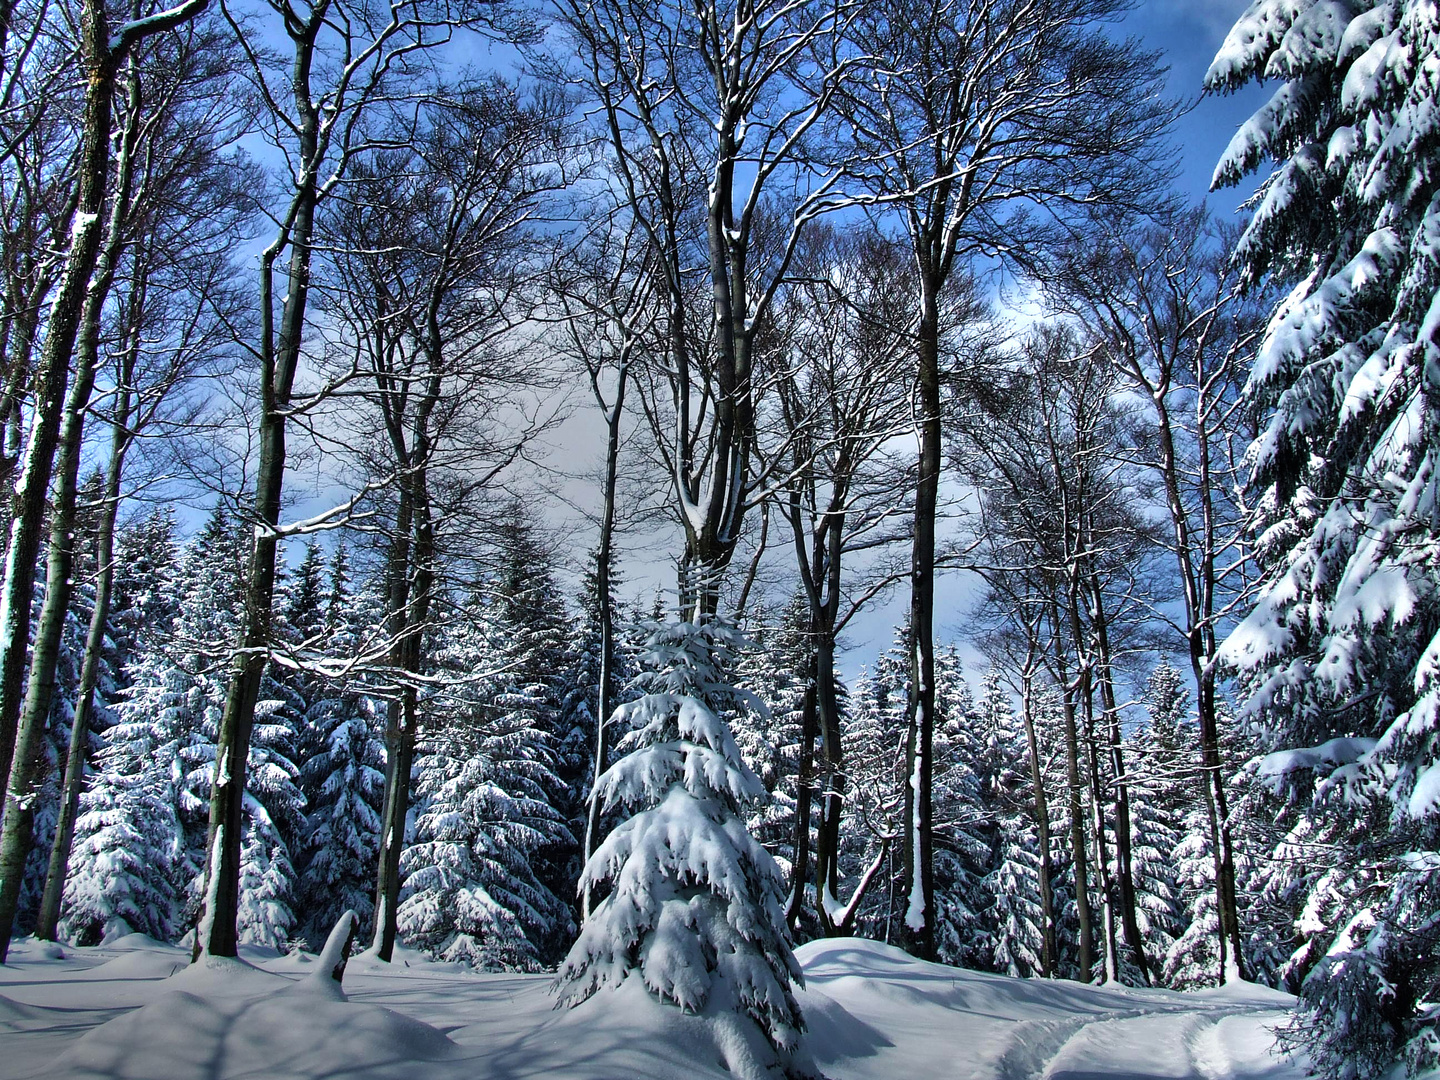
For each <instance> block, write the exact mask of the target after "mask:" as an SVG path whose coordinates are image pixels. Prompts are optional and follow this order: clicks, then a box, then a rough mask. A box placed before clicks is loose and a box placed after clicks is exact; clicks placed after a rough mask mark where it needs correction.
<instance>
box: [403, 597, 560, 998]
mask: <svg viewBox="0 0 1440 1080" xmlns="http://www.w3.org/2000/svg"><path fill="white" fill-rule="evenodd" d="M512 610H513V609H508V610H507V608H506V607H505V606H503V605H502V604H499V603H496V602H494V601H493V600H486V599H484V598H481V597H477V598H476V599H475V602H474V603H473V604H472V605H471V606H470V609H469V611H468V618H467V619H465V620H464V621H462V622H460V624H459V625H456V626H453V627H451V628H450V629H449V630H448V631H447V632H446V633H445V634H444V635H443V636H442V639H441V640H440V641H439V642H437V646H436V648H435V650H434V656H435V658H436V664H437V667H439V668H440V670H442V671H448V672H450V673H451V674H452V675H453V676H454V677H455V679H456V686H455V689H454V690H453V691H452V693H450V694H449V695H447V696H446V697H445V698H440V697H438V696H437V697H432V698H431V700H430V702H429V703H428V706H429V707H428V708H427V712H426V717H425V725H426V727H427V728H428V730H429V734H428V735H427V736H426V737H425V739H424V741H423V745H422V746H421V748H420V752H419V755H418V761H417V782H416V792H415V796H416V797H415V839H414V842H413V843H411V844H410V845H409V846H408V847H407V848H406V849H405V851H404V854H403V855H402V857H401V872H402V874H403V875H404V884H403V886H402V892H401V901H400V907H399V909H398V911H397V919H398V925H399V930H400V933H401V935H402V936H403V937H404V939H405V940H406V941H407V942H409V943H410V944H412V945H414V946H416V947H419V948H424V949H426V950H427V951H429V952H430V953H432V954H433V955H435V956H438V957H441V958H444V959H448V960H457V961H463V962H465V963H469V964H472V965H474V966H477V967H481V968H488V969H498V968H504V969H517V970H534V969H536V968H538V967H539V966H540V965H541V964H542V963H543V962H544V961H545V960H546V959H548V955H549V954H550V952H551V950H553V949H555V943H556V941H557V940H558V939H562V938H568V935H569V932H570V930H571V927H572V925H573V923H572V921H571V909H570V907H569V906H568V904H567V903H566V902H565V901H562V900H561V899H560V898H559V896H558V895H557V894H556V893H555V892H554V891H553V890H552V889H551V887H550V884H549V882H548V881H547V880H546V878H545V876H544V875H543V871H544V870H545V868H547V867H550V866H553V865H554V863H553V858H554V853H555V852H557V851H562V850H564V849H565V848H566V847H567V846H568V845H570V844H573V842H574V838H573V836H572V835H571V833H570V832H569V830H568V829H566V827H565V824H564V819H563V817H562V816H561V814H560V812H559V811H557V810H556V809H555V806H554V793H555V791H556V790H557V789H558V788H559V786H560V784H559V780H558V778H557V777H556V776H555V772H554V766H555V754H554V750H553V747H552V745H551V739H550V737H549V733H548V728H549V726H550V724H549V722H548V721H547V720H546V719H544V710H546V709H547V708H548V698H547V696H546V691H545V688H544V686H543V685H537V684H535V683H527V682H524V681H523V679H524V677H525V672H524V666H523V665H524V662H525V659H526V657H525V654H524V653H523V652H522V653H521V654H520V655H519V656H518V657H517V656H516V653H515V652H514V651H513V650H515V649H516V648H522V649H523V648H524V646H525V645H526V644H527V640H526V639H525V638H524V637H523V636H521V638H520V639H519V640H518V641H517V640H516V639H515V637H514V633H513V632H514V630H515V626H514V623H513V622H512V621H511V618H512V616H511V611H512Z"/></svg>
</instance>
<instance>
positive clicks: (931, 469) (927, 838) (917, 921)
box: [901, 276, 941, 960]
mask: <svg viewBox="0 0 1440 1080" xmlns="http://www.w3.org/2000/svg"><path fill="white" fill-rule="evenodd" d="M921 289H922V296H921V315H920V329H919V334H918V337H919V341H918V342H917V350H916V351H917V354H918V355H917V359H918V364H917V367H918V370H917V373H916V384H917V391H918V394H917V396H918V401H917V402H916V407H917V409H918V417H917V419H916V425H915V426H916V436H917V438H918V441H919V459H920V460H919V464H920V475H919V481H918V483H917V485H916V489H915V531H914V539H913V546H912V548H911V554H910V698H909V701H908V703H907V705H906V713H907V717H906V719H907V725H906V736H905V760H906V766H907V770H906V771H907V778H906V782H905V836H904V839H903V844H902V863H901V867H902V869H901V873H902V875H903V879H904V882H905V889H906V906H905V916H904V918H903V920H902V939H901V940H902V943H903V944H904V947H905V949H906V951H907V952H910V953H911V954H913V955H915V956H918V957H921V958H922V959H926V960H929V959H933V958H934V956H935V867H934V837H933V828H934V816H933V810H932V806H931V799H932V794H933V793H932V788H933V777H934V768H935V763H934V754H933V743H934V735H935V515H936V508H937V504H938V501H939V490H940V454H941V430H940V318H939V310H938V302H939V301H938V292H939V281H937V280H934V279H933V276H932V277H931V278H929V279H927V280H925V281H924V282H922V285H921Z"/></svg>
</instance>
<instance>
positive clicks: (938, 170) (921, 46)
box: [843, 0, 1167, 957]
mask: <svg viewBox="0 0 1440 1080" xmlns="http://www.w3.org/2000/svg"><path fill="white" fill-rule="evenodd" d="M1127 7H1128V4H1127V3H1126V0H998V2H997V0H927V2H925V3H921V4H915V3H911V2H909V0H881V2H878V3H872V4H867V5H865V7H864V12H863V17H862V18H861V19H859V20H858V21H857V23H856V25H855V27H854V28H853V30H852V35H853V37H854V39H855V41H856V42H857V47H858V49H859V51H860V52H861V53H863V54H864V55H866V56H869V57H872V58H874V67H873V69H872V71H871V73H870V74H869V76H868V77H867V78H866V79H864V80H863V81H858V82H857V83H856V84H855V90H854V92H853V93H848V94H847V95H846V99H845V103H844V109H843V116H844V121H845V125H846V127H847V128H848V129H849V132H850V134H851V135H852V137H853V138H854V139H855V141H856V143H857V144H858V145H859V146H861V147H863V148H864V150H865V152H866V153H865V155H864V160H866V161H867V162H868V163H869V164H868V168H867V169H865V170H864V171H863V172H862V173H861V174H860V176H859V177H858V179H859V181H860V182H862V183H863V184H864V185H865V186H866V187H868V188H869V190H870V192H871V193H872V197H873V198H874V199H875V200H876V201H877V202H878V203H883V204H885V205H887V206H889V207H890V208H891V212H892V214H893V216H894V220H895V222H896V228H897V229H898V230H901V231H903V233H904V235H906V236H907V237H908V239H909V241H910V246H911V251H912V257H913V259H914V260H915V267H916V276H915V291H914V294H913V300H912V303H913V313H912V318H913V319H914V324H915V330H914V333H915V337H916V342H917V345H916V368H915V401H914V415H915V436H916V441H917V444H918V459H919V465H920V475H919V481H918V484H919V486H918V488H917V494H916V499H915V508H914V516H915V524H914V540H913V550H912V556H911V605H910V607H911V610H910V626H911V633H912V635H913V652H914V655H913V657H912V672H911V679H910V686H911V700H910V704H909V722H910V732H911V734H910V738H909V740H908V749H907V756H908V759H909V762H910V768H909V776H910V780H909V782H908V784H907V786H906V814H905V820H906V839H905V841H904V843H903V845H902V852H903V858H904V872H905V876H906V880H907V883H908V884H907V886H906V888H907V890H908V896H907V910H906V913H905V918H904V926H905V935H906V936H905V945H906V947H907V948H909V949H910V950H911V951H913V952H915V953H916V954H917V955H921V956H925V957H931V956H933V954H934V913H935V897H934V892H935V882H934V873H933V866H932V849H933V837H932V832H933V820H932V818H933V814H932V809H931V787H932V782H933V771H934V763H933V760H932V743H933V728H934V723H935V656H934V653H935V644H934V607H935V587H934V579H935V521H936V505H937V499H938V495H939V485H940V466H941V453H942V447H941V437H942V431H941V385H940V384H941V361H940V355H941V349H940V339H941V330H940V326H941V307H942V297H943V294H944V292H945V289H946V287H947V284H948V283H949V281H950V279H951V276H952V275H953V274H954V273H955V271H956V269H957V266H960V265H963V263H964V261H966V260H968V259H970V258H971V257H972V256H974V255H976V254H980V253H984V254H989V255H998V256H1002V257H1009V258H1015V259H1019V260H1021V261H1022V262H1023V261H1024V260H1025V258H1026V257H1027V256H1028V255H1029V254H1031V253H1033V251H1034V250H1035V247H1036V245H1037V244H1038V242H1039V241H1040V240H1041V239H1042V238H1043V236H1042V234H1043V232H1044V230H1043V229H1042V228H1040V227H1039V226H1042V225H1043V224H1045V222H1046V220H1047V219H1055V218H1059V217H1063V216H1064V215H1065V214H1066V213H1067V212H1068V210H1069V208H1071V207H1073V206H1074V205H1076V204H1082V203H1096V202H1107V201H1115V202H1119V203H1123V204H1130V203H1135V202H1139V201H1141V200H1143V199H1145V198H1146V197H1147V192H1148V191H1149V190H1151V189H1152V188H1153V187H1154V184H1155V181H1156V179H1157V178H1158V175H1159V174H1158V172H1157V169H1156V168H1155V163H1154V160H1153V158H1154V151H1153V146H1154V140H1155V138H1156V136H1157V135H1158V134H1159V133H1160V132H1161V131H1162V130H1163V128H1164V125H1165V123H1166V120H1167V110H1166V108H1165V106H1164V104H1163V102H1162V99H1161V98H1160V96H1159V89H1160V79H1161V68H1160V65H1159V61H1158V60H1157V59H1156V58H1155V57H1154V56H1152V55H1149V54H1147V53H1144V52H1141V51H1140V50H1139V49H1138V48H1137V47H1136V46H1135V45H1134V44H1133V43H1130V42H1116V41H1113V40H1111V39H1110V38H1108V37H1106V36H1105V30H1104V24H1105V23H1106V22H1109V21H1113V20H1114V19H1116V18H1118V17H1119V16H1120V15H1121V14H1122V13H1123V12H1124V11H1125V9H1126V8H1127ZM1032 208H1039V209H1040V210H1042V211H1043V214H1041V215H1039V216H1038V217H1036V216H1035V215H1031V214H1028V213H1027V211H1028V210H1030V209H1032Z"/></svg>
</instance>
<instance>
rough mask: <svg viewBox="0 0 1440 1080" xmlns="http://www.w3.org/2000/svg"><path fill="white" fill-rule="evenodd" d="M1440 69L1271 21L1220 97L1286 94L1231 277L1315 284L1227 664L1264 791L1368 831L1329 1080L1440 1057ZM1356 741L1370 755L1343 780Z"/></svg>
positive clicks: (1265, 416) (1233, 46)
mask: <svg viewBox="0 0 1440 1080" xmlns="http://www.w3.org/2000/svg"><path fill="white" fill-rule="evenodd" d="M1437 59H1440V22H1437V20H1436V18H1435V12H1434V5H1433V4H1430V3H1428V2H1422V0H1357V2H1354V3H1349V4H1298V3H1292V2H1289V0H1258V2H1257V3H1255V4H1252V5H1251V7H1250V9H1249V10H1247V11H1246V13H1245V14H1244V15H1243V16H1242V17H1241V19H1240V21H1239V22H1238V23H1237V24H1236V26H1235V27H1234V29H1233V30H1232V31H1231V33H1230V35H1229V37H1228V38H1227V39H1226V42H1225V45H1224V46H1223V47H1222V49H1221V52H1220V54H1219V55H1218V56H1217V57H1216V59H1215V61H1214V63H1213V64H1212V65H1211V68H1210V71H1209V74H1208V75H1207V83H1208V85H1209V86H1210V87H1211V88H1213V89H1233V88H1235V87H1238V86H1240V85H1242V84H1243V83H1245V82H1247V81H1249V80H1251V79H1261V80H1263V79H1271V78H1273V79H1276V80H1278V81H1279V82H1280V86H1279V88H1278V89H1277V91H1276V93H1275V94H1274V96H1273V97H1272V98H1271V99H1270V101H1269V103H1267V104H1266V105H1265V106H1264V107H1262V108H1261V109H1260V111H1258V112H1257V113H1256V114H1255V116H1254V117H1252V119H1251V120H1250V121H1249V122H1248V123H1247V124H1245V125H1244V126H1243V127H1242V128H1241V129H1240V131H1239V132H1238V133H1237V134H1236V136H1235V138H1234V139H1233V140H1232V142H1231V144H1230V147H1229V149H1228V150H1227V152H1226V154H1225V156H1224V157H1223V159H1222V160H1221V162H1220V164H1219V165H1218V167H1217V169H1216V174H1215V179H1216V183H1217V184H1226V183H1235V182H1238V181H1239V180H1240V178H1241V177H1242V176H1244V175H1245V174H1247V173H1249V172H1251V171H1253V170H1254V169H1256V168H1257V167H1258V166H1259V164H1260V162H1261V161H1262V160H1263V159H1265V158H1267V157H1268V158H1270V159H1272V160H1273V161H1274V162H1275V163H1276V168H1275V169H1274V171H1273V172H1272V173H1271V174H1270V176H1269V177H1268V178H1267V179H1266V180H1265V181H1264V183H1263V186H1262V188H1261V192H1260V196H1259V198H1258V204H1257V206H1256V210H1255V214H1254V217H1253V218H1252V220H1251V222H1250V224H1249V225H1248V227H1247V228H1246V230H1245V233H1244V235H1243V236H1242V237H1241V239H1240V241H1239V244H1238V247H1237V251H1236V257H1237V259H1238V260H1239V261H1240V262H1241V264H1242V265H1243V266H1244V267H1245V269H1246V271H1247V273H1248V275H1249V277H1250V279H1251V280H1252V281H1254V280H1259V279H1260V278H1262V277H1264V276H1265V275H1267V274H1269V275H1273V276H1275V277H1276V278H1279V279H1283V280H1291V279H1295V280H1298V282H1299V284H1298V285H1296V286H1295V288H1294V289H1293V290H1292V292H1291V293H1290V295H1289V296H1288V297H1287V298H1286V300H1285V301H1284V302H1283V303H1282V305H1281V307H1280V309H1279V310H1278V311H1277V312H1276V314H1275V317H1274V318H1273V319H1272V321H1271V324H1270V327H1269V329H1268V331H1267V333H1266V335H1265V339H1264V341H1263V342H1262V343H1261V346H1260V349H1259V352H1258V355H1257V357H1256V361H1255V367H1254V371H1253V373H1252V375H1251V379H1250V384H1249V394H1250V397H1251V401H1252V403H1253V405H1254V406H1255V407H1256V409H1257V411H1258V412H1259V413H1260V415H1261V417H1262V429H1261V433H1260V437H1259V438H1258V440H1257V441H1256V443H1255V445H1254V447H1253V449H1252V458H1253V461H1254V466H1255V471H1254V477H1253V481H1252V487H1253V494H1252V499H1253V500H1254V502H1255V504H1256V505H1258V506H1259V508H1260V517H1259V520H1258V521H1257V522H1256V524H1257V526H1258V528H1257V533H1258V535H1259V544H1258V556H1259V560H1260V562H1261V565H1262V569H1263V575H1264V576H1263V580H1262V583H1261V585H1262V589H1261V593H1260V596H1259V600H1258V602H1257V604H1256V607H1255V610H1254V611H1253V612H1252V613H1251V614H1250V615H1249V617H1248V618H1247V619H1246V620H1245V621H1244V622H1243V623H1242V624H1241V625H1240V626H1239V627H1238V628H1237V629H1236V630H1235V631H1234V632H1233V633H1232V634H1231V636H1230V638H1229V639H1228V641H1227V642H1226V644H1225V646H1224V648H1223V650H1222V652H1221V659H1222V660H1223V661H1224V662H1226V663H1228V664H1229V665H1230V666H1231V667H1232V668H1234V669H1235V670H1237V671H1238V672H1239V673H1240V676H1241V681H1242V685H1243V687H1244V690H1245V693H1246V699H1247V700H1246V703H1245V716H1246V718H1247V719H1253V720H1254V721H1255V722H1256V723H1257V724H1258V725H1260V726H1261V727H1262V729H1263V730H1264V732H1265V735H1266V741H1267V743H1268V746H1267V747H1266V749H1273V750H1275V751H1277V752H1292V753H1290V755H1289V756H1288V757H1282V758H1279V759H1276V760H1273V761H1272V762H1271V763H1270V766H1269V768H1268V769H1267V770H1266V771H1267V772H1268V774H1269V775H1271V776H1272V777H1273V776H1276V775H1283V774H1284V773H1286V772H1288V771H1291V769H1290V767H1293V768H1298V769H1306V770H1309V769H1311V768H1312V765H1313V763H1314V762H1315V761H1316V760H1317V757H1318V759H1324V758H1326V757H1327V756H1328V757H1329V758H1330V759H1331V760H1329V761H1328V762H1326V763H1325V764H1326V765H1327V766H1328V767H1327V768H1326V770H1325V772H1326V774H1327V775H1324V776H1322V777H1321V778H1320V780H1319V782H1318V783H1316V784H1315V786H1314V789H1313V790H1314V800H1313V803H1312V807H1313V808H1312V810H1311V813H1312V814H1313V815H1314V816H1315V817H1316V818H1317V819H1318V820H1320V821H1322V822H1323V820H1324V819H1326V818H1332V817H1333V818H1335V819H1338V820H1344V821H1347V822H1348V823H1349V826H1350V830H1351V831H1350V833H1349V835H1348V837H1347V842H1346V844H1345V848H1346V850H1347V859H1346V860H1345V862H1346V863H1348V873H1349V875H1350V877H1351V883H1350V884H1348V885H1339V886H1338V887H1337V883H1336V882H1334V881H1333V880H1331V881H1330V882H1329V883H1328V885H1327V886H1326V888H1327V889H1328V890H1329V891H1330V893H1331V895H1333V896H1337V897H1347V899H1344V900H1342V901H1340V902H1338V903H1335V904H1334V905H1333V906H1332V905H1331V904H1329V903H1326V904H1322V905H1317V906H1316V910H1317V911H1319V910H1321V909H1328V910H1327V914H1326V918H1325V922H1326V927H1325V930H1324V934H1325V936H1326V937H1327V942H1326V943H1323V944H1322V945H1320V946H1319V947H1317V948H1316V949H1315V950H1314V953H1312V956H1314V966H1313V968H1311V970H1310V971H1309V972H1308V973H1307V974H1306V975H1305V976H1304V981H1303V984H1302V987H1301V1009H1300V1012H1299V1014H1298V1018H1297V1020H1296V1023H1295V1026H1294V1028H1293V1029H1292V1031H1293V1035H1292V1041H1293V1043H1294V1044H1295V1045H1303V1046H1304V1047H1305V1048H1306V1050H1307V1051H1308V1052H1309V1053H1310V1059H1311V1061H1312V1062H1313V1064H1314V1066H1315V1068H1316V1069H1317V1070H1318V1071H1319V1072H1321V1073H1322V1074H1324V1075H1326V1076H1331V1077H1347V1078H1348V1077H1365V1076H1378V1075H1381V1074H1382V1073H1384V1072H1385V1071H1386V1070H1387V1069H1388V1068H1389V1067H1390V1066H1391V1064H1392V1063H1393V1062H1394V1061H1396V1060H1397V1059H1398V1058H1400V1057H1402V1056H1405V1055H1407V1054H1408V1055H1410V1056H1411V1057H1412V1059H1413V1061H1412V1064H1416V1065H1418V1064H1424V1063H1425V1060H1430V1061H1433V1059H1434V1058H1435V1057H1436V1051H1437V1046H1440V1043H1437V1039H1436V1036H1435V1034H1434V1022H1435V1019H1436V1018H1435V1016H1434V1015H1431V1014H1425V1013H1422V1012H1421V1011H1419V1009H1418V1006H1417V1004H1416V1003H1417V1002H1423V1001H1435V1000H1437V998H1440V921H1437V920H1436V919H1435V918H1434V906H1433V897H1434V895H1435V893H1436V892H1437V890H1440V767H1437V764H1440V763H1437V744H1440V577H1437V576H1436V574H1435V572H1434V567H1435V565H1436V562H1437V559H1440V489H1437V481H1440V469H1437V466H1440V407H1437V402H1440V397H1437V394H1436V371H1437V355H1436V347H1435V341H1434V339H1435V329H1436V324H1437V316H1440V306H1437V302H1436V294H1437V284H1440V243H1437V242H1436V236H1437V235H1440V173H1437V172H1436V170H1435V169H1434V168H1432V167H1431V163H1432V162H1433V161H1434V159H1435V155H1436V153H1437V150H1440V110H1437V109H1436V107H1435V99H1436V86H1435V77H1434V69H1435V66H1436V63H1437ZM1317 208H1318V209H1319V212H1317ZM1347 737H1358V738H1361V739H1367V740H1374V742H1369V743H1364V744H1348V745H1352V746H1353V747H1355V748H1356V749H1359V750H1360V752H1359V753H1358V754H1356V753H1346V754H1338V755H1337V754H1335V753H1333V752H1330V753H1328V755H1327V752H1326V750H1325V749H1324V748H1325V747H1327V746H1328V747H1331V750H1332V751H1333V749H1334V746H1335V745H1336V744H1333V743H1332V742H1331V740H1333V739H1336V738H1347ZM1297 751H1298V753H1295V752H1297ZM1306 751H1308V753H1306ZM1357 820H1359V821H1362V822H1364V824H1365V826H1366V827H1364V828H1356V826H1355V822H1356V821H1357ZM1322 830H1323V826H1322ZM1318 885H1319V883H1318V882H1317V887H1318ZM1422 1059H1425V1060H1422Z"/></svg>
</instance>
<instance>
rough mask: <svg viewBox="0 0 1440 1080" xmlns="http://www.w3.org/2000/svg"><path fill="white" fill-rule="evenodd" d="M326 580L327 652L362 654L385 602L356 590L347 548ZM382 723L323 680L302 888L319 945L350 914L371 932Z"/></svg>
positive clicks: (314, 705) (372, 707)
mask: <svg viewBox="0 0 1440 1080" xmlns="http://www.w3.org/2000/svg"><path fill="white" fill-rule="evenodd" d="M302 576H303V575H302ZM327 577H328V582H327V586H326V595H325V597H324V603H323V604H322V605H320V609H319V610H321V611H322V612H323V622H324V625H323V640H324V647H325V653H326V655H327V656H329V657H331V658H334V659H344V658H347V657H350V656H353V655H354V654H355V652H356V650H357V649H358V648H359V647H360V644H361V640H362V638H363V636H364V634H365V633H366V632H367V631H368V630H370V629H371V627H372V625H373V624H374V623H375V622H376V621H377V620H378V617H379V605H378V604H377V603H375V602H373V600H368V599H367V598H364V597H356V596H355V595H353V594H352V593H351V590H350V582H349V555H348V552H347V550H346V548H345V545H343V544H341V545H339V546H337V547H336V549H335V554H334V556H333V558H332V560H331V563H330V566H329V569H328V571H327ZM382 727H383V719H382V717H381V716H380V715H379V710H378V709H377V707H376V703H375V701H374V700H373V699H371V698H369V697H366V696H365V695H363V694H361V693H359V692H357V691H356V690H354V689H352V688H349V687H347V686H345V685H337V684H335V683H332V682H326V681H322V680H316V683H315V685H314V686H313V687H312V689H311V693H310V699H309V702H308V705H307V708H306V711H305V717H304V726H303V729H302V737H303V739H302V749H301V766H300V788H301V792H302V794H303V796H304V799H305V806H306V816H305V827H304V842H303V845H302V848H301V854H300V857H299V859H298V862H299V885H298V889H297V892H298V898H299V909H300V910H299V914H300V916H301V918H300V929H301V932H302V934H303V936H304V937H305V940H306V941H307V942H308V943H309V944H310V946H311V947H312V948H316V949H318V948H319V947H320V946H321V945H322V944H323V943H324V940H325V936H326V935H327V934H328V933H329V932H330V928H331V927H333V926H334V925H335V923H336V921H337V920H338V919H339V918H340V916H341V914H343V913H344V912H345V911H354V912H355V913H356V915H358V916H359V917H360V930H359V931H358V932H357V933H358V936H359V937H360V938H362V939H366V938H368V936H369V930H370V920H371V919H372V918H373V917H374V907H375V865H376V860H377V858H378V857H379V847H380V813H381V804H382V801H383V799H384V795H385V745H384V742H383V740H382V738H381V729H382Z"/></svg>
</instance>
